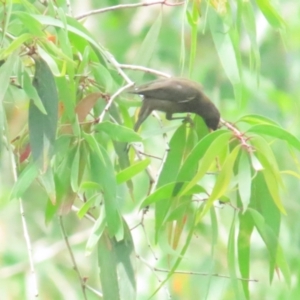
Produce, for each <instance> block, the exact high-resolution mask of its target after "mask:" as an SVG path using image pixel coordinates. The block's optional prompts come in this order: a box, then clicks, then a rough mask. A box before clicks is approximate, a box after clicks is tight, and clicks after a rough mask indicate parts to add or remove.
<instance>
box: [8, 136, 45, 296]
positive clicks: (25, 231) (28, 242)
mask: <svg viewBox="0 0 300 300" xmlns="http://www.w3.org/2000/svg"><path fill="white" fill-rule="evenodd" d="M3 139H4V137H3ZM5 140H6V139H5ZM6 145H7V148H8V152H9V155H10V162H11V167H12V168H11V169H12V175H13V180H14V183H16V182H17V180H18V173H17V164H16V160H15V156H14V153H13V150H12V147H11V145H10V143H9V142H8V141H7V140H6ZM18 200H19V209H20V215H21V220H22V227H23V234H24V238H25V242H26V247H27V254H28V259H29V265H30V272H31V276H32V279H33V280H32V283H33V291H34V295H35V297H38V295H39V291H38V283H37V278H36V273H35V267H34V263H33V255H32V245H31V240H30V236H29V231H28V226H27V221H26V218H25V211H24V206H23V200H22V198H21V197H20V198H19V199H18Z"/></svg>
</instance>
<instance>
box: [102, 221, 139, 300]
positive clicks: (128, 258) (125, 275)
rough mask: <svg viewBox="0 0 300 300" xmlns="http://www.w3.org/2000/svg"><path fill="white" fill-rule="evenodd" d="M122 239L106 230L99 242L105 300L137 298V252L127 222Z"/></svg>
mask: <svg viewBox="0 0 300 300" xmlns="http://www.w3.org/2000/svg"><path fill="white" fill-rule="evenodd" d="M123 223H124V228H125V235H124V239H123V240H121V241H116V239H115V238H110V237H109V236H108V234H107V233H106V232H104V234H103V235H102V237H101V239H100V241H99V243H98V262H99V269H100V280H101V286H102V291H103V299H104V300H127V299H136V279H135V269H136V266H135V265H136V261H135V252H134V245H133V239H132V236H131V233H130V230H129V228H128V226H127V224H126V223H125V222H123Z"/></svg>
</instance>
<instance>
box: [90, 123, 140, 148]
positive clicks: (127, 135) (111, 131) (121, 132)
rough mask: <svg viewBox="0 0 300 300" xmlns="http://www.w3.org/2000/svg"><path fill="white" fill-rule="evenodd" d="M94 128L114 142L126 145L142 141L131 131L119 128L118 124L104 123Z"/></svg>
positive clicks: (122, 127)
mask: <svg viewBox="0 0 300 300" xmlns="http://www.w3.org/2000/svg"><path fill="white" fill-rule="evenodd" d="M95 127H96V129H97V130H98V131H103V132H105V133H106V134H107V135H109V137H110V138H111V139H112V140H114V141H118V142H128V143H131V142H140V141H142V138H141V137H140V136H139V135H138V134H137V133H136V132H134V131H133V130H132V129H130V128H127V127H124V126H121V125H119V124H115V123H111V122H108V121H105V122H102V123H99V124H98V125H96V126H95Z"/></svg>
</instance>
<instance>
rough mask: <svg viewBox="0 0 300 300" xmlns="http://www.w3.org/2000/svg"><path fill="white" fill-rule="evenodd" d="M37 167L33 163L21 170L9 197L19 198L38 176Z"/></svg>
mask: <svg viewBox="0 0 300 300" xmlns="http://www.w3.org/2000/svg"><path fill="white" fill-rule="evenodd" d="M38 173H39V172H38V169H37V167H36V165H35V164H29V165H27V166H26V168H25V169H24V170H23V171H22V172H21V174H20V175H19V177H18V180H17V182H16V183H15V185H14V187H13V190H12V192H11V196H10V199H11V200H12V199H17V198H21V197H22V196H23V194H24V193H25V192H26V190H27V189H28V188H29V186H30V185H31V184H32V182H33V180H34V179H36V177H37V176H38Z"/></svg>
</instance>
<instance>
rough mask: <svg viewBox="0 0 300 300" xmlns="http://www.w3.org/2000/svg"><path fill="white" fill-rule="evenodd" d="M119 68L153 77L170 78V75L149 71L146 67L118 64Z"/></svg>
mask: <svg viewBox="0 0 300 300" xmlns="http://www.w3.org/2000/svg"><path fill="white" fill-rule="evenodd" d="M119 67H120V68H121V69H130V70H135V71H143V72H145V73H151V74H154V75H157V76H162V77H167V78H170V77H172V76H171V75H169V74H167V73H164V72H160V71H157V70H154V69H150V68H146V67H142V66H135V65H126V64H119Z"/></svg>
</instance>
